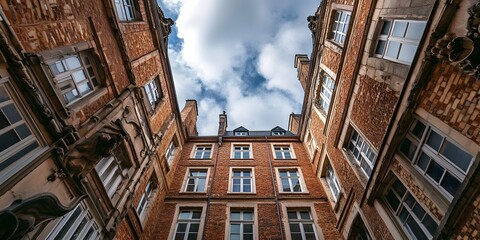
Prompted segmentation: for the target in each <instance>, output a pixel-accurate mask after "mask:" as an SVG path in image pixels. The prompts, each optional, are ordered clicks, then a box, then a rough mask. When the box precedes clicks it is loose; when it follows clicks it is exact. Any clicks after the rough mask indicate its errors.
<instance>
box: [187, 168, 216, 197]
mask: <svg viewBox="0 0 480 240" xmlns="http://www.w3.org/2000/svg"><path fill="white" fill-rule="evenodd" d="M192 171H206V172H207V174H206V176H205V177H203V176H198V177H197V176H190V172H192ZM200 177H201V178H205V187H204V189H203V191H196V190H195V189H196V188H197V181H196V180H195V179H199V178H200ZM209 178H210V168H202V167H189V168H187V171H186V172H185V177H184V180H183V186H182V190H181V192H182V193H206V192H207V189H208V184H209ZM190 179H194V190H193V191H187V188H188V184H189V180H190Z"/></svg>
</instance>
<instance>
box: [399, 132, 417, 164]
mask: <svg viewBox="0 0 480 240" xmlns="http://www.w3.org/2000/svg"><path fill="white" fill-rule="evenodd" d="M416 150H417V146H416V145H415V144H413V143H412V141H410V139H408V138H405V139H404V140H403V142H402V145H400V151H401V152H402V153H403V154H405V156H406V157H407V158H408V159H409V160H410V161H411V160H412V159H413V157H414V155H415V151H416Z"/></svg>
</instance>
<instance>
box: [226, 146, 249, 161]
mask: <svg viewBox="0 0 480 240" xmlns="http://www.w3.org/2000/svg"><path fill="white" fill-rule="evenodd" d="M237 147H240V148H241V149H235V148H237ZM245 148H248V149H245ZM236 152H238V153H240V157H239V158H237V157H235V153H236ZM246 153H248V157H245V154H246ZM230 158H231V159H242V160H243V159H247V160H248V159H253V149H252V144H251V143H232V148H231V156H230Z"/></svg>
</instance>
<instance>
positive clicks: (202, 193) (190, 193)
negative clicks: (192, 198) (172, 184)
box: [179, 191, 207, 195]
mask: <svg viewBox="0 0 480 240" xmlns="http://www.w3.org/2000/svg"><path fill="white" fill-rule="evenodd" d="M179 193H180V194H182V195H183V194H185V195H205V194H207V191H205V192H179Z"/></svg>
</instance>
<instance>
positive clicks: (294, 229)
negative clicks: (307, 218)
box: [290, 223, 300, 232]
mask: <svg viewBox="0 0 480 240" xmlns="http://www.w3.org/2000/svg"><path fill="white" fill-rule="evenodd" d="M290 232H300V225H299V224H297V223H295V224H294V223H290Z"/></svg>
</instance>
